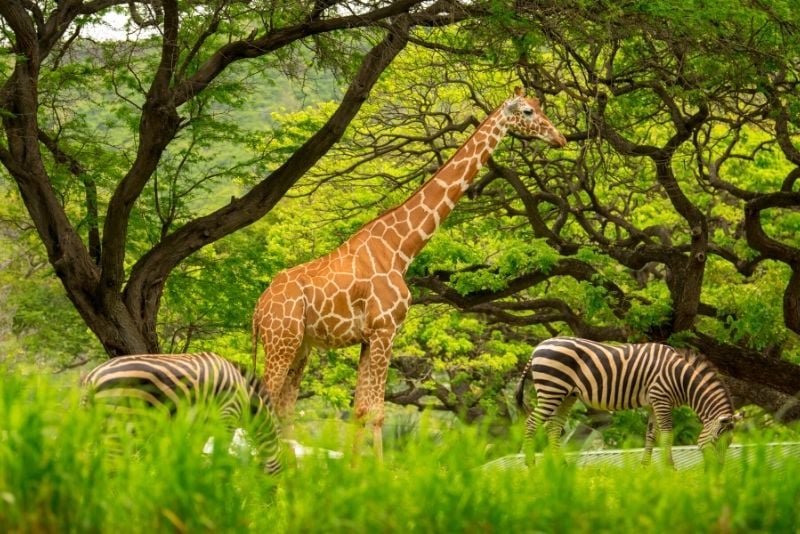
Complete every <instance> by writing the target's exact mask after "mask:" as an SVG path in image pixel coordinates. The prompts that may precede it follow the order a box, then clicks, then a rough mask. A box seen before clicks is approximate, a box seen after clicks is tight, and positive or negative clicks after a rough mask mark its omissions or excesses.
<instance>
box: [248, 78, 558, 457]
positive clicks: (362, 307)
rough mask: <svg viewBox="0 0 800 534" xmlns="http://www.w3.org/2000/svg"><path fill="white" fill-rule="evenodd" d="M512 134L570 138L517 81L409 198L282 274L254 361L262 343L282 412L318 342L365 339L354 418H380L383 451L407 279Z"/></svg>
mask: <svg viewBox="0 0 800 534" xmlns="http://www.w3.org/2000/svg"><path fill="white" fill-rule="evenodd" d="M509 131H512V132H514V133H515V134H517V135H520V136H523V137H528V138H530V137H535V138H538V139H541V140H543V141H545V142H547V143H548V144H549V145H551V146H553V147H563V146H564V145H565V144H566V142H567V141H566V139H565V138H564V136H563V135H562V134H561V133H560V132H559V131H558V130H557V129H556V128H555V127H554V126H553V124H552V123H551V122H550V119H548V118H547V117H546V116H545V114H544V113H543V112H542V109H541V107H540V105H539V101H538V100H536V99H535V98H529V97H526V96H525V94H524V92H523V91H522V90H521V89H519V88H517V89H516V90H515V94H514V95H513V96H511V97H510V98H509V99H507V100H506V101H505V102H503V104H501V105H500V106H499V107H498V108H496V109H495V110H494V111H493V112H492V113H491V114H490V115H489V116H488V117H487V118H486V119H485V120H484V121H483V122H482V123H481V124H480V125H479V126H478V128H477V129H476V130H475V132H474V133H473V134H472V135H471V136H470V137H469V138H468V139H467V140H466V142H465V143H464V144H463V145H462V146H461V147H460V148H459V149H458V150H457V151H456V152H455V153H454V154H453V155H452V156H451V157H450V159H449V160H448V161H447V162H446V163H445V164H444V165H443V166H442V167H441V168H440V169H439V170H438V171H436V173H435V174H434V175H433V177H432V178H431V179H430V180H428V181H427V182H426V183H425V184H423V185H422V186H421V187H420V188H419V189H418V190H417V191H416V192H415V193H414V194H413V195H411V196H410V197H409V198H408V199H407V200H406V201H405V202H403V203H402V204H400V205H399V206H397V207H395V208H394V209H391V210H389V211H388V212H386V213H384V214H382V215H381V216H379V217H377V218H376V219H374V220H372V221H370V222H368V223H366V224H365V225H364V226H362V227H361V228H360V229H359V230H358V231H356V232H355V233H354V234H353V235H352V236H351V237H350V238H349V239H348V240H347V241H345V242H344V243H342V245H340V246H339V247H338V248H337V249H335V250H334V251H332V252H331V253H329V254H327V255H325V256H322V257H320V258H317V259H315V260H312V261H309V262H307V263H304V264H301V265H298V266H295V267H292V268H290V269H287V270H285V271H282V272H280V273H278V275H276V276H275V278H274V279H273V281H272V283H271V284H270V285H269V287H268V288H267V289H266V290H265V291H264V293H262V295H261V297H260V298H259V299H258V303H257V304H256V308H255V313H254V314H253V362H254V365H255V361H256V356H257V351H258V341H259V340H260V341H261V344H262V345H263V347H264V353H265V368H264V379H265V381H266V385H267V389H268V390H269V392H270V395H271V397H272V401H273V405H274V406H275V409H276V411H277V412H278V414H279V416H281V417H283V418H286V417H288V416H289V415H290V414H291V412H292V411H293V409H294V405H295V402H296V401H297V395H298V392H299V388H300V379H301V377H302V373H303V369H304V368H305V366H306V362H307V361H308V354H309V351H310V350H311V348H312V347H321V348H341V347H347V346H351V345H356V344H360V345H361V356H360V359H359V363H358V374H357V383H356V391H355V401H354V405H355V416H356V418H357V419H358V420H359V421H361V422H363V423H364V424H367V423H370V422H371V424H372V425H373V444H374V448H375V452H376V455H377V456H378V457H381V456H382V450H383V448H382V439H381V430H382V426H383V418H384V405H383V404H384V391H385V387H386V377H387V373H388V369H389V360H390V358H391V349H392V341H393V339H394V337H395V334H396V333H397V330H398V329H399V327H400V326H401V325H402V323H403V320H404V319H405V317H406V313H407V312H408V307H409V305H410V304H411V293H410V292H409V289H408V287H407V286H406V283H405V280H404V276H405V273H406V271H407V270H408V267H409V265H410V263H411V261H412V260H413V259H414V258H415V257H416V255H417V254H419V252H420V251H421V250H422V248H423V247H424V246H425V244H426V243H427V242H428V241H429V240H430V238H431V237H432V236H433V234H434V233H435V231H436V230H437V229H438V228H439V226H440V225H441V223H442V222H443V221H444V219H445V218H446V217H447V215H448V214H449V213H450V212H451V211H452V210H453V209H454V208H455V205H456V203H457V202H458V200H459V199H460V198H461V197H462V196H463V195H464V193H465V192H466V190H467V189H468V188H469V186H470V184H471V183H472V182H473V180H474V178H475V175H476V174H477V173H478V170H479V169H480V168H481V167H482V166H483V165H484V164H485V163H486V161H487V160H488V159H489V156H490V155H491V154H492V152H493V151H494V150H495V148H496V147H497V145H498V143H499V142H500V140H501V139H502V138H503V137H504V136H505V135H506V133H508V132H509Z"/></svg>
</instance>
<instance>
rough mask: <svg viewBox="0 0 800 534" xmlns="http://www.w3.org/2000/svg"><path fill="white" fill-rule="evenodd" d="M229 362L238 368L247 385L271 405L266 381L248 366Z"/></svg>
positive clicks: (232, 361)
mask: <svg viewBox="0 0 800 534" xmlns="http://www.w3.org/2000/svg"><path fill="white" fill-rule="evenodd" d="M228 361H229V362H231V364H233V366H234V367H236V370H237V371H239V373H240V374H241V375H242V376H243V377H244V379H245V381H246V382H247V385H248V386H250V387H251V388H252V389H253V391H255V392H256V393H257V394H258V396H259V397H261V398H262V399H263V400H264V402H266V403H267V404H270V402H269V400H270V396H269V390H267V384H266V383H265V382H264V379H263V378H261V376H259V375H258V373H256V372H254V371H253V370H252V369H250V368H249V367H247V366H246V365H243V364H241V363H239V362H237V361H234V360H228Z"/></svg>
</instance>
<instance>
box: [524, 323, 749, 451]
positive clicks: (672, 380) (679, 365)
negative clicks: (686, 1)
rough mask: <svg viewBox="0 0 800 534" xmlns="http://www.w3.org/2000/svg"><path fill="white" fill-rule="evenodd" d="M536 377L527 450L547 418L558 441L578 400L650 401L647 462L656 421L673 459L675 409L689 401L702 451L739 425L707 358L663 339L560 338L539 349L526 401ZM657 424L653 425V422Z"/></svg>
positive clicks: (624, 405)
mask: <svg viewBox="0 0 800 534" xmlns="http://www.w3.org/2000/svg"><path fill="white" fill-rule="evenodd" d="M529 376H530V377H532V379H533V384H534V387H535V388H536V396H537V405H536V408H535V409H534V410H533V412H531V413H530V415H529V416H528V419H527V421H526V431H525V441H526V453H530V451H529V450H527V449H528V448H529V447H530V444H531V443H532V438H533V436H534V434H535V432H536V427H537V425H540V424H545V427H546V429H547V434H548V436H549V438H550V442H551V444H552V445H557V442H558V437H559V436H560V434H561V429H562V428H563V426H564V423H565V422H566V417H567V413H568V412H569V410H570V408H571V407H572V405H573V404H574V403H575V401H576V400H580V401H581V402H583V403H584V404H585V405H587V406H589V407H592V408H596V409H601V410H627V409H631V408H639V407H649V408H650V418H649V421H648V425H647V427H648V428H647V436H646V439H645V457H644V462H645V463H648V462H649V461H650V457H651V455H652V449H653V443H654V441H655V428H654V427H655V425H657V426H658V430H659V432H660V434H661V441H662V443H663V445H664V447H665V448H666V457H667V461H668V462H669V463H672V453H671V451H670V446H671V443H672V409H673V407H675V406H680V405H688V406H689V407H691V408H692V409H693V410H694V412H695V413H696V414H697V415H698V417H700V420H701V421H702V423H703V430H702V431H701V432H700V436H699V438H698V441H697V445H698V446H699V447H700V448H701V449H704V448H705V447H706V446H708V445H709V444H712V443H715V442H716V441H717V440H718V438H719V437H720V436H721V435H722V434H723V433H724V432H726V431H729V430H731V429H732V428H733V424H734V421H735V419H736V418H738V415H736V414H734V410H733V403H732V401H731V397H730V394H729V392H728V390H727V388H726V387H725V385H724V384H723V383H722V382H721V381H720V380H719V378H718V377H717V375H716V372H715V371H714V369H713V368H712V367H711V366H710V364H708V363H707V362H706V361H705V360H704V359H702V358H701V357H699V356H697V355H696V354H694V353H692V352H691V351H686V350H682V349H681V350H679V349H674V348H672V347H669V346H667V345H663V344H660V343H640V344H626V345H609V344H606V343H598V342H595V341H590V340H588V339H579V338H572V337H557V338H552V339H548V340H545V341H543V342H542V343H540V344H539V345H538V346H537V347H536V348H535V349H534V350H533V355H532V356H531V360H530V362H529V363H528V364H527V365H526V367H525V369H524V370H523V373H522V378H521V380H520V382H519V385H518V386H517V390H516V398H517V404H518V405H520V407H522V406H523V395H524V386H525V382H526V380H527V379H528V377H529ZM654 423H655V425H654Z"/></svg>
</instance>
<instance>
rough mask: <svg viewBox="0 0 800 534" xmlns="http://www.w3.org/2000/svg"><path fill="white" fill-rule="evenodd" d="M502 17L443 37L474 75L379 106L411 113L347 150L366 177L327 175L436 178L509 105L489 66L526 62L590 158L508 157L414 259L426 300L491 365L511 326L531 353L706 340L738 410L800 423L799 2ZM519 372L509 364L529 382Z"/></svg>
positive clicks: (580, 151)
mask: <svg viewBox="0 0 800 534" xmlns="http://www.w3.org/2000/svg"><path fill="white" fill-rule="evenodd" d="M496 15H497V16H495V17H494V18H491V19H488V20H489V21H490V22H494V23H497V24H499V25H501V26H500V27H493V26H491V24H484V25H483V26H482V27H476V28H474V29H473V31H472V32H466V31H464V30H465V25H468V24H469V21H466V22H465V23H464V24H462V26H461V27H460V28H459V32H457V33H456V32H451V33H448V32H442V33H441V34H440V35H439V37H440V40H439V41H438V43H437V44H438V48H437V53H439V54H441V53H443V52H442V50H446V51H447V52H446V53H447V54H448V56H447V58H448V59H447V61H448V64H449V66H450V67H451V72H458V74H457V75H454V76H452V77H448V78H445V79H444V80H439V79H437V80H435V81H434V82H432V81H431V77H430V75H426V73H425V72H421V73H413V72H411V73H409V74H408V77H409V79H408V81H407V84H406V85H402V86H398V87H396V88H395V89H394V90H393V91H391V93H392V94H404V95H409V96H407V97H406V99H405V101H404V103H403V106H398V105H396V104H395V103H393V102H392V101H391V99H387V100H384V101H383V102H375V101H373V105H377V106H385V108H386V109H391V110H392V112H391V113H383V114H373V115H372V116H373V117H374V119H373V121H372V122H371V123H370V124H369V125H364V127H363V128H361V129H360V130H358V131H354V136H353V138H352V139H350V140H349V141H350V142H349V144H347V145H339V147H337V148H336V150H340V151H341V152H340V158H347V162H348V163H347V165H346V166H342V167H340V168H337V169H333V170H331V171H330V172H329V173H328V176H327V177H325V180H328V181H330V180H334V181H335V180H347V181H349V182H353V181H354V180H356V179H362V180H363V179H366V178H367V177H368V176H371V175H372V176H380V177H381V178H382V179H383V180H384V181H385V183H387V184H388V185H390V186H391V187H395V188H405V187H407V186H408V184H410V183H416V181H417V180H419V179H422V178H423V177H424V176H426V175H427V174H428V171H429V168H430V167H435V166H437V165H439V164H440V162H442V161H444V160H445V159H446V158H447V156H448V154H449V153H450V151H451V150H452V148H454V147H455V146H458V144H459V139H460V136H463V135H466V133H465V132H468V130H469V129H470V128H471V127H472V126H473V125H474V124H475V122H476V121H477V120H478V118H479V117H478V115H479V113H476V112H473V110H487V109H490V108H491V106H492V105H493V103H494V102H496V101H497V100H498V98H502V96H498V93H497V91H496V87H497V86H498V85H502V83H498V80H497V79H495V78H493V76H492V74H488V72H492V71H491V68H488V67H486V64H485V63H483V62H482V61H481V58H487V56H489V57H488V58H487V59H491V60H492V61H494V62H495V63H496V64H498V65H503V66H507V67H508V68H509V69H515V70H516V72H517V75H518V76H519V78H520V79H522V80H525V81H526V82H527V83H526V85H527V86H528V87H531V88H533V89H534V90H535V92H536V93H537V94H538V95H539V96H540V98H541V99H543V100H544V101H545V109H547V112H548V114H549V115H551V114H552V115H551V116H555V119H554V120H555V122H556V123H557V124H558V125H559V128H560V129H562V131H563V132H566V133H567V137H568V139H569V140H570V141H571V142H572V143H571V144H572V146H573V147H574V150H573V151H572V152H568V151H567V152H558V153H555V152H547V151H542V150H534V151H533V153H532V154H531V152H529V151H528V150H519V149H517V148H515V147H514V146H513V145H512V146H510V147H509V146H507V147H506V150H500V151H498V152H496V153H495V156H494V157H493V158H492V159H491V160H490V162H489V165H488V170H487V171H486V174H485V175H484V176H483V178H482V179H479V180H478V181H477V182H476V185H475V187H474V190H473V191H472V193H473V196H474V197H475V202H473V203H472V204H465V205H460V206H459V209H458V210H456V212H455V213H454V214H453V217H451V218H450V219H448V221H447V225H446V228H444V229H443V231H440V233H439V234H437V236H436V237H435V238H434V240H433V241H432V243H431V245H430V247H429V249H427V253H423V254H422V255H421V256H420V258H419V259H418V260H417V262H415V264H414V265H413V266H412V269H411V271H410V273H409V275H410V277H411V279H410V282H411V283H412V284H413V285H414V286H415V287H416V288H417V289H418V291H419V292H418V294H417V296H416V300H415V302H416V303H417V304H423V305H436V306H440V305H441V304H448V305H450V306H453V307H455V308H457V309H458V310H461V311H463V312H466V313H468V314H477V315H478V316H480V317H481V318H482V319H483V322H485V323H488V325H489V326H487V327H486V328H483V329H480V331H479V332H478V331H476V333H475V335H472V336H471V337H470V339H471V340H472V342H473V343H472V346H471V348H470V349H469V351H471V357H472V358H473V359H474V360H476V361H477V360H479V359H480V358H483V357H484V355H485V352H484V350H483V348H482V347H483V346H484V343H483V342H482V341H481V340H482V339H485V338H486V337H487V331H488V330H491V329H492V328H495V329H496V330H497V331H501V332H503V333H504V335H510V336H512V338H513V337H516V338H518V339H523V340H527V342H528V343H529V344H535V343H536V342H537V341H539V340H541V339H543V338H544V337H549V336H552V335H558V334H568V335H578V336H583V337H589V338H593V339H598V340H615V341H623V342H624V341H631V340H632V341H637V340H654V341H668V342H670V343H673V344H678V345H693V346H695V347H697V348H699V349H701V350H702V351H703V352H704V353H705V354H706V355H707V356H708V357H709V358H711V359H712V361H713V362H714V363H715V364H716V365H717V366H718V367H719V368H720V370H721V371H722V372H723V373H724V374H726V375H728V376H729V377H731V380H730V385H731V387H732V389H733V392H734V393H735V394H736V395H737V396H738V397H739V401H740V402H743V403H744V402H755V403H757V404H760V405H762V406H764V407H765V408H767V409H768V410H770V411H772V412H773V413H777V414H779V415H780V416H781V417H784V418H787V419H796V418H798V417H800V409H798V405H797V404H796V403H794V404H792V403H791V402H789V401H790V400H791V397H792V396H794V395H796V394H797V392H798V391H800V366H798V365H796V363H794V362H797V361H799V360H800V343H798V341H799V339H798V334H800V330H798V328H797V326H798V317H800V316H799V315H798V308H797V303H798V299H799V298H800V291H798V285H797V284H798V282H797V278H798V274H797V271H798V257H799V256H798V254H800V243H798V242H797V235H798V234H797V231H798V215H797V214H798V208H800V193H798V191H797V182H798V180H797V178H798V176H800V170H799V169H800V167H798V161H799V160H798V158H797V155H798V149H797V137H798V126H800V124H798V121H797V114H796V113H795V112H793V111H792V110H796V109H797V108H798V106H800V101H798V100H797V98H798V97H797V95H798V92H797V87H798V82H800V76H799V75H800V72H799V71H798V64H797V61H796V58H797V57H798V56H799V55H800V54H798V53H799V52H800V34H798V31H797V30H798V28H797V26H796V24H795V23H794V22H793V19H792V16H791V6H790V3H782V2H773V3H772V4H770V6H769V7H766V6H763V5H761V4H754V5H752V6H739V5H735V6H734V5H730V6H722V7H721V6H705V5H703V4H694V3H690V4H689V5H687V4H685V3H677V2H655V3H648V4H647V6H640V7H637V6H620V5H617V4H615V3H613V2H609V3H601V4H591V5H586V6H584V5H583V4H582V3H570V2H566V3H564V2H549V1H532V2H517V5H516V10H513V11H508V12H506V13H505V14H502V13H501V14H496ZM484 22H486V21H484ZM498 35H501V36H503V38H502V39H501V40H498V37H497V36H498ZM484 51H489V52H488V53H484ZM502 70H503V69H502V68H500V69H498V71H499V72H502ZM495 72H497V71H495ZM395 74H397V73H395ZM393 80H394V82H395V83H397V84H401V83H403V78H402V76H397V75H395V76H394V77H393ZM384 93H385V92H384V91H381V92H379V94H384ZM376 168H382V169H393V170H392V172H385V173H383V174H375V172H374V170H375V169H376ZM403 194H405V193H403ZM401 196H402V194H401ZM437 242H438V243H440V245H437ZM434 320H435V319H434ZM410 323H411V324H413V319H412V320H411V321H410ZM491 325H495V326H494V327H492V326H491ZM410 352H411V353H413V352H414V350H413V349H411V350H410ZM447 352H448V351H443V352H442V353H440V354H436V353H435V352H434V354H435V358H441V360H438V361H449V362H450V365H451V371H453V372H452V373H451V374H452V375H453V376H455V375H456V374H457V372H456V371H458V369H461V371H463V372H466V373H467V374H468V375H469V380H470V381H472V383H473V384H484V385H486V384H490V383H491V380H487V379H488V374H487V373H486V372H485V371H484V372H481V373H475V372H474V368H473V370H472V371H468V370H467V369H468V368H469V366H465V365H464V364H463V362H462V363H458V362H457V361H456V360H453V359H450V360H448V358H450V356H448V355H447ZM398 353H399V354H402V348H401V349H400V350H398ZM428 354H429V355H430V354H431V353H430V352H428ZM518 365H519V364H517V366H508V365H507V364H503V366H502V369H498V368H495V371H498V370H500V371H501V372H503V373H504V374H505V376H506V378H510V377H511V376H513V374H514V372H515V369H518ZM435 366H436V363H434V367H435ZM395 367H396V369H397V370H398V371H399V372H400V374H401V375H404V376H406V377H407V379H408V384H409V387H407V388H403V389H402V390H401V391H400V392H399V393H398V399H401V400H402V401H403V402H411V403H417V404H419V403H420V402H421V401H420V399H421V398H423V397H424V396H426V395H430V396H434V397H438V398H440V399H443V398H444V397H443V396H442V395H440V394H439V393H438V392H439V386H441V385H443V384H445V385H447V384H446V382H447V380H445V381H444V382H438V383H435V384H434V383H431V381H430V377H431V373H430V369H422V370H420V366H418V365H416V366H415V365H408V364H407V363H404V362H403V361H402V360H400V359H398V361H397V362H396V364H395ZM421 377H424V380H423V379H422V378H421ZM449 386H451V387H450V392H449V393H450V394H451V396H452V395H455V394H456V391H455V389H454V387H452V386H453V384H449ZM479 387H480V386H479ZM490 389H491V388H490ZM490 389H487V390H486V391H487V392H489V391H490ZM456 396H457V395H456ZM473 397H474V395H473ZM465 402H466V404H463V405H462V406H461V408H462V409H466V408H468V407H469V406H470V404H469V403H470V401H468V400H467V401H465ZM441 403H442V404H444V405H446V404H447V402H445V401H441ZM786 408H788V409H786Z"/></svg>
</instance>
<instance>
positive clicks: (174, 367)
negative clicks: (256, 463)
mask: <svg viewBox="0 0 800 534" xmlns="http://www.w3.org/2000/svg"><path fill="white" fill-rule="evenodd" d="M82 384H83V385H84V386H86V387H87V390H88V391H87V395H86V397H85V400H86V402H89V401H94V402H101V403H104V404H108V405H112V406H114V407H116V408H119V409H120V410H127V411H136V410H135V405H137V404H139V405H142V404H144V405H145V406H151V407H154V408H162V409H167V410H169V412H170V413H172V414H174V413H175V411H176V410H177V409H178V408H179V407H180V406H181V405H182V404H187V403H188V404H207V403H208V402H209V401H210V402H213V403H214V406H215V407H218V408H219V410H220V413H221V416H222V419H223V421H225V422H226V424H227V425H228V426H230V427H231V428H233V427H235V426H237V424H241V423H242V422H249V427H250V428H251V429H252V430H251V433H250V436H251V437H252V439H253V440H254V442H255V447H256V450H257V451H258V454H259V456H260V458H262V459H264V467H265V469H266V470H267V471H268V472H269V473H277V472H278V471H280V470H281V466H282V453H281V448H280V442H279V440H278V428H277V423H276V421H277V419H276V418H275V416H274V414H273V412H272V407H271V404H270V400H269V394H268V393H267V389H266V385H265V384H264V383H263V380H261V378H260V377H257V376H255V375H252V374H251V373H248V372H246V371H245V370H244V369H243V368H241V367H239V366H238V365H237V364H235V363H233V362H231V361H228V360H226V359H225V358H222V357H221V356H218V355H216V354H214V353H211V352H201V353H197V354H140V355H135V356H121V357H118V358H113V359H111V360H109V361H107V362H105V363H103V364H101V365H99V366H97V367H95V368H94V369H93V370H92V371H90V372H89V374H88V375H86V377H84V379H83V380H82Z"/></svg>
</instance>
